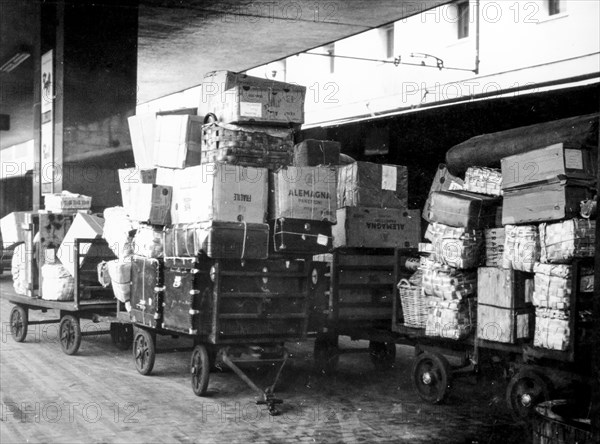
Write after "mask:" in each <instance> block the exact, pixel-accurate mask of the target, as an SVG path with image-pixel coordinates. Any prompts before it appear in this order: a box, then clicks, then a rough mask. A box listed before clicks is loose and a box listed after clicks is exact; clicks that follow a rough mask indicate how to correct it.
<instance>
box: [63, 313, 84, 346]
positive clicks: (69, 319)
mask: <svg viewBox="0 0 600 444" xmlns="http://www.w3.org/2000/svg"><path fill="white" fill-rule="evenodd" d="M58 332H59V335H60V346H61V348H62V351H63V352H65V353H66V354H67V355H74V354H75V353H77V350H79V346H80V345H81V327H80V325H79V319H77V318H76V317H75V316H73V315H69V314H68V315H64V316H63V317H62V319H61V320H60V325H59V327H58Z"/></svg>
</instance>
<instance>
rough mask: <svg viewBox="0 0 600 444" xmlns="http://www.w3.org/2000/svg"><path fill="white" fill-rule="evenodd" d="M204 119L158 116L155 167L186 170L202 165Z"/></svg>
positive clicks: (186, 116) (155, 134)
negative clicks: (186, 168)
mask: <svg viewBox="0 0 600 444" xmlns="http://www.w3.org/2000/svg"><path fill="white" fill-rule="evenodd" d="M203 124H204V118H203V117H200V116H188V115H183V116H182V115H167V116H160V115H159V116H156V130H155V133H154V165H156V166H162V167H167V168H185V167H190V166H195V165H200V157H201V147H202V125H203Z"/></svg>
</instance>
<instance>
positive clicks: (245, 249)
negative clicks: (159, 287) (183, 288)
mask: <svg viewBox="0 0 600 444" xmlns="http://www.w3.org/2000/svg"><path fill="white" fill-rule="evenodd" d="M268 238H269V226H268V225H267V224H248V223H244V222H216V221H211V222H198V223H194V224H177V225H173V226H171V227H169V228H166V229H165V231H164V255H165V257H194V256H196V255H198V254H199V253H204V254H205V255H206V256H208V257H210V258H214V259H217V258H219V259H266V258H267V255H268V245H269V239H268Z"/></svg>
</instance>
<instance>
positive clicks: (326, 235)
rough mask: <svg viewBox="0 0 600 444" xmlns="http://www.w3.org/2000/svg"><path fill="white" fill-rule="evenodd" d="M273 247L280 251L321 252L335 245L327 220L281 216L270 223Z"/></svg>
mask: <svg viewBox="0 0 600 444" xmlns="http://www.w3.org/2000/svg"><path fill="white" fill-rule="evenodd" d="M269 226H270V228H271V242H272V243H271V247H272V250H274V251H276V252H278V253H300V254H311V255H312V254H321V253H327V252H329V251H330V250H331V249H332V247H333V242H332V237H331V224H330V223H329V222H327V221H316V220H306V219H288V218H279V219H275V220H272V221H271V222H270V223H269Z"/></svg>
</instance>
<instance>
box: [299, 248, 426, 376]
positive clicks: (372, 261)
mask: <svg viewBox="0 0 600 444" xmlns="http://www.w3.org/2000/svg"><path fill="white" fill-rule="evenodd" d="M414 252H415V250H414V249H391V248H390V249H368V248H340V249H336V250H335V251H334V252H333V253H330V254H325V255H319V256H315V257H314V260H313V265H312V272H311V298H312V300H311V307H312V310H311V313H310V323H309V331H310V332H312V333H314V334H315V335H316V337H315V345H314V357H315V366H316V368H317V370H318V371H321V372H324V373H331V372H334V371H335V369H336V368H337V365H338V362H339V357H340V355H343V354H346V353H368V354H369V356H370V359H371V361H372V363H373V365H374V366H375V368H377V369H380V370H385V369H388V368H390V367H391V366H392V365H393V363H394V360H395V358H396V347H395V343H397V341H399V340H400V339H403V338H404V339H405V340H406V342H407V343H408V344H412V343H413V339H412V335H406V337H404V336H402V337H401V336H399V335H396V334H394V332H392V331H391V329H390V325H391V323H392V311H393V305H394V303H393V299H394V294H395V287H396V283H397V282H398V280H399V279H401V278H405V277H408V276H409V275H410V272H408V271H407V270H402V269H401V267H399V263H400V261H401V260H402V258H406V257H407V256H410V255H411V254H412V253H414ZM339 336H349V337H350V338H351V339H352V340H367V341H369V347H368V348H367V349H360V348H352V349H341V348H340V347H339V346H338V337H339Z"/></svg>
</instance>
